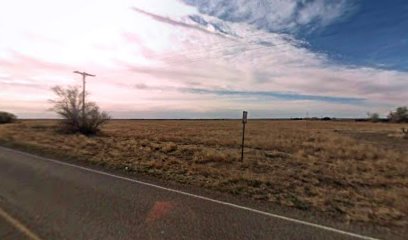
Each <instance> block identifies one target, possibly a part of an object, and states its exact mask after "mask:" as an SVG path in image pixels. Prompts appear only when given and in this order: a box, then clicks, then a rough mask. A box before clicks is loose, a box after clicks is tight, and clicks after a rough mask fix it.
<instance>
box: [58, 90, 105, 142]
mask: <svg viewBox="0 0 408 240" xmlns="http://www.w3.org/2000/svg"><path fill="white" fill-rule="evenodd" d="M52 91H53V92H54V93H55V94H56V95H57V99H55V100H50V102H51V103H53V104H54V107H52V108H51V110H53V111H55V112H56V113H57V114H58V115H59V116H61V117H62V119H63V120H62V126H61V127H62V129H61V130H63V131H64V132H69V133H77V132H79V133H82V134H86V135H90V134H95V133H97V132H98V131H99V130H100V127H101V126H102V125H103V124H104V123H106V122H107V121H108V120H109V119H110V116H109V115H108V114H107V113H105V112H101V111H100V110H99V107H98V106H97V105H96V103H94V102H86V103H85V112H84V113H83V111H82V106H83V101H82V99H83V98H82V92H81V90H80V89H79V88H78V87H68V88H66V89H64V88H61V87H59V86H56V87H54V88H52ZM85 94H86V93H85Z"/></svg>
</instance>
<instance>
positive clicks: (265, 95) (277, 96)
mask: <svg viewBox="0 0 408 240" xmlns="http://www.w3.org/2000/svg"><path fill="white" fill-rule="evenodd" d="M135 88H136V89H139V90H153V91H157V90H158V91H178V92H181V93H192V94H199V95H215V96H221V97H239V98H242V99H249V98H255V100H258V101H259V100H264V101H267V100H287V101H295V100H310V101H321V102H332V103H341V104H362V103H364V100H365V99H363V98H351V97H332V96H322V95H304V94H298V93H289V92H275V91H237V90H230V89H208V88H191V87H174V86H149V85H147V84H144V83H139V84H136V85H135Z"/></svg>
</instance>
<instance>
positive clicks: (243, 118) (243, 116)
mask: <svg viewBox="0 0 408 240" xmlns="http://www.w3.org/2000/svg"><path fill="white" fill-rule="evenodd" d="M247 122H248V112H247V111H244V112H243V114H242V123H243V124H245V123H247Z"/></svg>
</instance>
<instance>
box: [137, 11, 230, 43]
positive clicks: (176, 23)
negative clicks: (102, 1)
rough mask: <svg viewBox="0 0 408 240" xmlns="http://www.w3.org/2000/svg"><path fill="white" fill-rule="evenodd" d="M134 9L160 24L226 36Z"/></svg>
mask: <svg viewBox="0 0 408 240" xmlns="http://www.w3.org/2000/svg"><path fill="white" fill-rule="evenodd" d="M132 9H133V10H134V11H135V12H138V13H140V14H143V15H145V16H148V17H151V18H152V19H154V20H156V21H159V22H162V23H166V24H170V25H173V26H176V27H183V28H187V29H192V30H195V31H199V32H202V33H206V34H211V35H216V36H218V37H222V38H225V36H224V35H223V34H220V33H219V32H212V31H209V30H207V29H204V28H201V27H200V26H197V25H191V24H187V23H184V22H181V21H176V20H173V19H171V18H169V17H164V16H160V15H157V14H154V13H151V12H146V11H144V10H142V9H139V8H136V7H132Z"/></svg>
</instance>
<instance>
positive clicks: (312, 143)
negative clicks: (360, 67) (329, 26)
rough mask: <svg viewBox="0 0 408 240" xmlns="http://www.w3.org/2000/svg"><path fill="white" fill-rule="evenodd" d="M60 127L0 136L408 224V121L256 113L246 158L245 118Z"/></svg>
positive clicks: (333, 212)
mask: <svg viewBox="0 0 408 240" xmlns="http://www.w3.org/2000/svg"><path fill="white" fill-rule="evenodd" d="M55 126H56V122H55V121H23V122H20V123H16V124H11V125H4V126H0V141H2V142H13V143H18V144H20V145H25V146H29V147H32V148H35V149H42V150H43V151H44V150H46V151H48V152H53V153H58V154H62V155H65V156H67V155H68V156H73V157H78V158H81V159H84V160H86V161H90V162H93V163H96V164H101V165H105V166H107V167H114V168H123V169H128V170H131V171H138V172H145V173H148V174H151V175H155V176H160V177H161V178H164V179H169V180H174V181H178V182H182V183H188V184H193V185H197V186H203V187H207V188H211V189H216V190H220V191H228V192H231V193H234V194H240V195H244V196H247V197H251V198H253V199H257V200H263V201H270V202H274V203H278V204H281V205H285V206H292V207H296V208H299V209H304V210H311V211H319V212H322V213H323V214H326V215H330V216H333V217H335V218H337V219H341V220H343V221H346V222H362V223H368V224H374V225H377V226H386V227H402V228H406V227H408V147H407V146H408V141H407V140H406V139H403V137H402V135H401V130H400V128H401V125H394V124H382V123H355V122H317V121H316V122H313V121H252V122H250V123H249V124H248V125H247V133H248V135H247V140H246V143H247V145H246V146H247V148H246V149H245V154H246V158H245V160H244V162H240V141H241V138H240V136H241V135H240V134H241V132H240V130H241V124H240V122H239V121H112V122H111V123H109V124H107V125H106V126H105V127H104V129H103V132H104V133H103V135H100V136H95V137H91V138H87V137H84V136H82V135H63V134H59V133H57V132H56V129H55Z"/></svg>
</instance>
